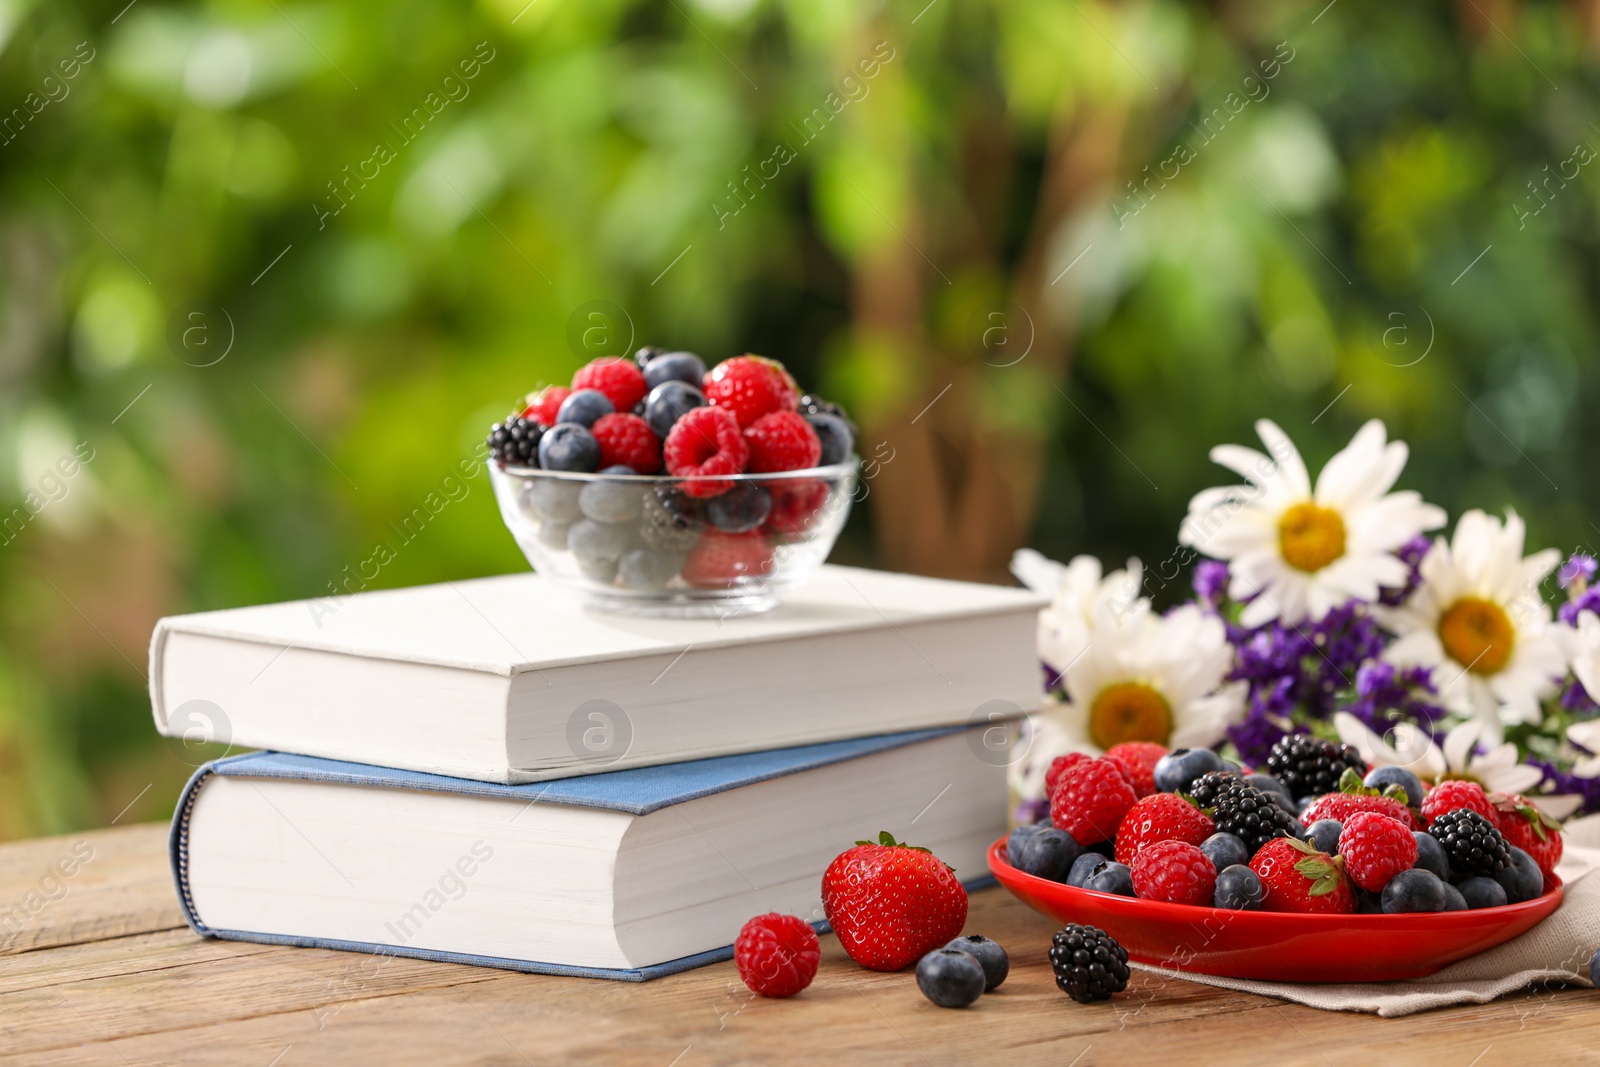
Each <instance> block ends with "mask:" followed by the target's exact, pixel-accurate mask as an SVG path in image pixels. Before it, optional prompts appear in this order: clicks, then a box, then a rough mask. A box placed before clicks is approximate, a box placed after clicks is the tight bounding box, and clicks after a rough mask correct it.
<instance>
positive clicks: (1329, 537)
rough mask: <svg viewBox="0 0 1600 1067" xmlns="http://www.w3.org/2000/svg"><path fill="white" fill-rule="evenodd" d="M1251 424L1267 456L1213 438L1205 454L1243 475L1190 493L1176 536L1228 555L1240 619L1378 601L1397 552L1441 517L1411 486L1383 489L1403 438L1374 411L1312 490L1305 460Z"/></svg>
mask: <svg viewBox="0 0 1600 1067" xmlns="http://www.w3.org/2000/svg"><path fill="white" fill-rule="evenodd" d="M1256 432H1257V433H1258V434H1260V435H1261V440H1262V442H1263V443H1265V444H1266V446H1267V449H1268V451H1270V452H1271V453H1272V455H1271V456H1270V457H1269V456H1266V455H1263V454H1262V453H1260V452H1257V451H1255V450H1254V449H1252V448H1244V447H1242V446H1240V445H1219V446H1217V447H1216V448H1213V449H1212V450H1211V459H1212V461H1213V462H1216V463H1219V464H1221V465H1222V466H1224V467H1227V468H1228V469H1229V470H1232V471H1235V472H1236V473H1238V474H1239V475H1240V476H1241V477H1243V478H1245V479H1246V481H1247V482H1248V483H1249V484H1248V485H1227V486H1219V487H1216V488H1213V489H1207V490H1205V491H1204V492H1201V493H1197V494H1195V497H1194V499H1193V500H1191V501H1189V514H1188V516H1187V517H1186V518H1185V519H1184V521H1183V526H1182V528H1181V529H1180V531H1179V535H1178V536H1179V540H1181V541H1182V542H1183V543H1184V544H1186V545H1189V546H1191V547H1193V548H1195V549H1198V550H1199V551H1201V552H1204V553H1205V554H1206V555H1208V556H1213V557H1215V558H1217V559H1224V560H1227V561H1228V564H1229V572H1230V575H1231V578H1230V583H1229V587H1228V592H1229V595H1230V596H1232V597H1233V598H1234V599H1236V600H1246V599H1248V598H1250V597H1254V598H1255V599H1253V600H1250V602H1249V603H1248V604H1246V605H1245V608H1244V613H1243V615H1242V616H1241V618H1240V622H1241V623H1242V624H1243V625H1245V626H1260V625H1262V624H1264V623H1267V622H1271V621H1272V620H1273V619H1279V618H1281V619H1282V620H1284V621H1285V622H1288V623H1298V622H1300V621H1302V620H1304V619H1307V618H1309V619H1311V620H1312V621H1316V620H1318V619H1320V618H1322V617H1323V616H1324V615H1326V614H1327V613H1328V612H1329V611H1330V610H1332V609H1333V608H1335V607H1338V606H1339V605H1341V604H1343V603H1345V602H1346V601H1348V600H1351V599H1358V600H1366V601H1375V600H1377V599H1378V590H1379V588H1380V587H1382V586H1402V585H1404V584H1405V582H1406V577H1407V571H1406V566H1405V564H1404V563H1402V562H1401V561H1400V560H1399V559H1398V558H1396V556H1395V554H1394V553H1395V550H1396V549H1398V548H1399V547H1400V546H1401V545H1403V544H1405V543H1406V542H1407V541H1409V540H1411V539H1412V538H1413V537H1416V536H1417V535H1418V534H1420V533H1422V532H1423V531H1425V530H1436V529H1438V528H1439V527H1441V526H1443V525H1444V524H1445V518H1446V517H1445V513H1444V511H1443V510H1442V509H1440V508H1437V507H1435V506H1433V505H1432V504H1427V503H1424V502H1423V500H1422V497H1421V496H1420V495H1419V494H1417V493H1416V492H1414V491H1412V490H1402V491H1400V492H1397V493H1391V492H1389V490H1390V488H1391V487H1392V486H1393V485H1394V483H1395V480H1396V479H1398V478H1399V477H1400V471H1401V470H1402V469H1403V468H1404V467H1405V465H1406V456H1407V451H1406V446H1405V443H1404V442H1401V441H1388V440H1387V431H1386V430H1385V429H1384V425H1383V423H1382V422H1381V421H1379V420H1378V419H1373V420H1371V421H1370V422H1368V423H1367V424H1366V425H1365V426H1363V427H1361V429H1360V431H1359V432H1358V433H1357V434H1356V435H1355V437H1354V438H1353V439H1352V440H1351V441H1350V443H1349V444H1348V445H1346V446H1345V448H1344V450H1343V451H1341V452H1339V453H1338V454H1336V455H1335V456H1334V457H1333V458H1332V459H1330V460H1328V463H1327V465H1326V466H1325V467H1323V468H1322V472H1321V473H1320V474H1319V475H1317V484H1316V488H1315V489H1314V490H1313V488H1312V486H1311V478H1310V476H1309V475H1308V474H1307V473H1306V465H1305V462H1304V461H1303V460H1302V459H1301V458H1300V453H1299V452H1298V451H1297V450H1296V449H1295V447H1294V443H1293V442H1292V441H1290V440H1289V438H1288V436H1287V435H1286V434H1284V432H1283V431H1282V430H1280V429H1279V428H1278V426H1277V425H1276V424H1275V423H1273V422H1272V421H1270V420H1268V419H1262V420H1260V421H1259V422H1257V423H1256Z"/></svg>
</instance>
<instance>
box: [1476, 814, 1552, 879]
mask: <svg viewBox="0 0 1600 1067" xmlns="http://www.w3.org/2000/svg"><path fill="white" fill-rule="evenodd" d="M1489 799H1490V800H1491V801H1493V802H1494V808H1495V812H1496V813H1497V814H1498V815H1499V825H1500V833H1501V835H1502V836H1504V837H1505V839H1506V844H1508V845H1512V846H1514V847H1516V848H1520V849H1521V850H1522V851H1524V852H1526V853H1527V854H1528V855H1530V856H1532V857H1533V862H1535V863H1537V864H1538V865H1539V869H1540V870H1541V871H1543V872H1544V876H1545V877H1546V878H1548V877H1550V876H1551V875H1552V874H1554V873H1555V870H1556V864H1558V863H1560V862H1561V853H1562V851H1563V848H1564V846H1563V845H1562V843H1561V824H1560V823H1559V822H1557V821H1556V820H1555V819H1552V818H1551V817H1550V816H1548V815H1546V814H1545V813H1544V812H1542V811H1540V810H1539V809H1538V807H1536V806H1535V805H1534V803H1533V801H1531V800H1529V799H1528V798H1527V797H1525V796H1522V795H1521V794H1520V793H1513V794H1512V795H1511V796H1505V795H1504V794H1501V793H1491V794H1490V796H1489Z"/></svg>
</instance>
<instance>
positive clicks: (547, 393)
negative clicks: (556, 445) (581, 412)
mask: <svg viewBox="0 0 1600 1067" xmlns="http://www.w3.org/2000/svg"><path fill="white" fill-rule="evenodd" d="M571 395H572V390H571V389H568V388H567V387H566V386H564V385H547V386H545V387H544V388H543V389H541V390H539V391H538V392H537V393H534V394H533V395H532V396H530V397H528V400H527V406H526V407H524V408H523V409H522V417H523V418H525V419H533V420H535V421H536V422H538V424H539V425H540V426H543V427H545V428H546V429H549V428H550V427H551V426H554V425H555V424H556V412H558V411H560V410H561V402H562V401H563V400H565V399H566V398H567V397H569V396H571Z"/></svg>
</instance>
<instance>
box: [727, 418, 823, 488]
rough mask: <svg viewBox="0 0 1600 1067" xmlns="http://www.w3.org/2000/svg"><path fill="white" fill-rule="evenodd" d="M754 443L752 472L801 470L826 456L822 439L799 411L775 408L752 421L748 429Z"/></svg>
mask: <svg viewBox="0 0 1600 1067" xmlns="http://www.w3.org/2000/svg"><path fill="white" fill-rule="evenodd" d="M744 440H745V443H746V444H747V445H749V446H750V465H749V467H748V468H747V469H748V470H749V471H750V472H751V473H752V474H766V473H770V472H773V471H801V470H806V469H808V468H811V467H815V466H816V465H817V461H818V460H820V459H821V458H822V441H821V440H820V439H819V438H818V437H817V431H816V430H813V429H812V428H811V424H810V423H809V422H807V421H806V417H805V416H804V415H802V414H800V413H799V412H798V411H774V412H771V413H770V414H767V415H763V416H761V417H760V418H759V419H757V420H756V421H755V422H752V423H751V424H750V425H749V426H748V427H747V428H746V429H745V431H744Z"/></svg>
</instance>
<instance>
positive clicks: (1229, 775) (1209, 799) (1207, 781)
mask: <svg viewBox="0 0 1600 1067" xmlns="http://www.w3.org/2000/svg"><path fill="white" fill-rule="evenodd" d="M1239 780H1240V775H1239V774H1238V773H1237V772H1236V771H1207V772H1206V773H1205V774H1202V775H1201V776H1200V777H1199V778H1196V779H1195V780H1194V785H1192V786H1190V787H1189V795H1190V796H1192V797H1194V800H1195V803H1196V804H1199V805H1200V806H1201V807H1202V808H1209V807H1211V806H1212V805H1213V804H1215V803H1216V802H1217V794H1218V793H1220V792H1222V788H1223V786H1225V785H1227V784H1228V783H1229V782H1237V781H1239Z"/></svg>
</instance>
